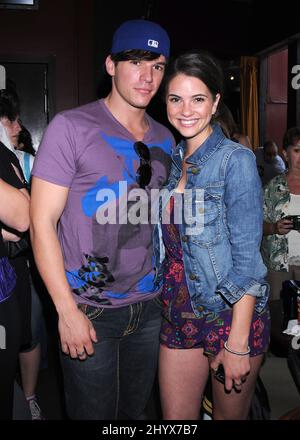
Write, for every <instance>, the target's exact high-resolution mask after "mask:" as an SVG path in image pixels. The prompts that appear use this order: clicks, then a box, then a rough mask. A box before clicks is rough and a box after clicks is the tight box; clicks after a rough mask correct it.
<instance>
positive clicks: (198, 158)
mask: <svg viewBox="0 0 300 440" xmlns="http://www.w3.org/2000/svg"><path fill="white" fill-rule="evenodd" d="M212 128H213V131H212V133H211V134H210V135H209V136H208V138H207V139H206V140H205V141H204V142H203V144H202V145H201V148H197V150H196V151H194V153H193V154H191V155H190V156H189V158H188V159H187V163H189V164H193V165H198V164H199V165H200V164H201V163H204V162H206V161H207V160H208V159H209V158H210V157H211V156H212V155H213V154H214V153H215V151H216V150H218V148H219V147H220V144H221V142H222V141H223V139H224V137H225V136H224V134H223V132H222V129H221V127H220V126H219V124H213V126H212ZM185 149H186V141H184V140H182V141H181V142H180V143H179V144H178V146H177V147H176V149H175V151H174V154H173V157H172V159H173V162H174V164H175V165H176V166H177V168H178V169H179V170H181V169H182V161H183V157H184V152H185Z"/></svg>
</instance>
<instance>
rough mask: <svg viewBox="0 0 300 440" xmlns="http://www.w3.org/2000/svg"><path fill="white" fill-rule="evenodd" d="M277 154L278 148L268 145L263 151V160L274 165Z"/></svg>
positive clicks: (274, 145)
mask: <svg viewBox="0 0 300 440" xmlns="http://www.w3.org/2000/svg"><path fill="white" fill-rule="evenodd" d="M277 154H278V148H277V145H276V144H271V145H268V146H267V147H266V148H265V149H264V159H265V162H267V163H274V162H275V159H276V156H277Z"/></svg>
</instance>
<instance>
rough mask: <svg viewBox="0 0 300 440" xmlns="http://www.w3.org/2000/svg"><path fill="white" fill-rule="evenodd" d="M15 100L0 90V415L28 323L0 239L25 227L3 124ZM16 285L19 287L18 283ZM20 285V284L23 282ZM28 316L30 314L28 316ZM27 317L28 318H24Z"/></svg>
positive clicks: (7, 409) (25, 205) (12, 114)
mask: <svg viewBox="0 0 300 440" xmlns="http://www.w3.org/2000/svg"><path fill="white" fill-rule="evenodd" d="M17 114H18V101H17V99H16V97H15V96H14V95H13V94H12V93H9V92H8V91H7V90H1V91H0V200H1V203H0V222H1V225H0V226H1V234H0V274H1V276H0V280H1V282H0V326H1V329H4V333H5V348H4V349H2V348H1V349H0V365H1V375H0V390H1V393H0V419H1V420H6V419H10V418H12V403H13V386H14V379H15V374H16V366H17V360H18V354H19V350H20V346H21V345H22V342H23V341H24V342H26V343H28V342H29V341H30V337H31V335H30V327H29V330H27V327H28V326H25V322H26V319H24V310H23V309H22V304H23V300H21V298H19V297H18V294H17V291H18V290H20V286H21V288H22V284H23V278H22V276H21V277H18V275H17V276H16V271H15V270H14V269H13V268H12V266H11V264H10V262H9V261H8V258H7V250H6V248H5V246H4V241H18V240H20V236H21V233H22V232H25V231H26V230H27V229H28V227H29V197H28V194H27V192H26V190H25V188H24V180H23V179H22V176H21V174H22V171H21V170H20V168H19V165H18V162H17V159H16V158H15V156H14V154H13V153H11V152H10V151H9V150H8V149H7V148H6V147H5V145H4V144H3V143H2V141H4V142H6V140H7V133H6V128H5V127H6V126H7V125H14V126H16V130H17V126H18V122H17V121H16V117H17ZM11 228H12V229H13V230H11ZM18 286H19V287H18ZM23 288H24V286H23ZM28 319H30V314H29V318H28ZM27 321H28V320H27Z"/></svg>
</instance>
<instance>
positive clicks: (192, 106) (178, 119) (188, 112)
mask: <svg viewBox="0 0 300 440" xmlns="http://www.w3.org/2000/svg"><path fill="white" fill-rule="evenodd" d="M219 99H220V95H219V94H217V96H216V99H215V100H214V99H213V96H212V94H211V92H210V90H209V89H208V87H207V86H206V85H205V84H204V82H203V81H201V80H200V79H199V78H196V77H194V76H187V75H184V74H182V73H180V74H178V75H176V76H175V77H174V78H173V79H171V81H170V82H169V84H168V87H167V94H166V102H167V114H168V119H169V121H170V123H171V124H172V125H173V126H174V127H175V128H176V129H177V130H178V131H179V133H180V134H181V135H182V136H183V137H184V138H186V139H187V140H188V141H189V142H190V144H192V145H191V146H195V147H196V146H199V145H201V144H202V143H203V142H204V141H205V139H206V138H207V137H208V136H209V135H210V133H211V131H212V128H211V118H212V115H213V114H214V113H215V112H216V110H217V106H218V102H219Z"/></svg>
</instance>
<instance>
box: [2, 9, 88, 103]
mask: <svg viewBox="0 0 300 440" xmlns="http://www.w3.org/2000/svg"><path fill="white" fill-rule="evenodd" d="M94 17H95V14H94V0H84V1H79V0H40V1H39V9H38V10H8V9H6V10H4V9H0V23H1V26H0V41H1V49H0V53H1V54H9V55H10V56H28V57H31V58H34V57H37V58H38V57H47V56H53V57H55V82H54V84H55V90H54V91H52V93H54V99H55V102H56V111H60V110H62V109H66V108H70V107H74V106H76V105H78V104H83V103H86V102H88V101H90V100H91V99H93V97H94V96H95V68H94V44H95V35H94V31H95V26H94Z"/></svg>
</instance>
